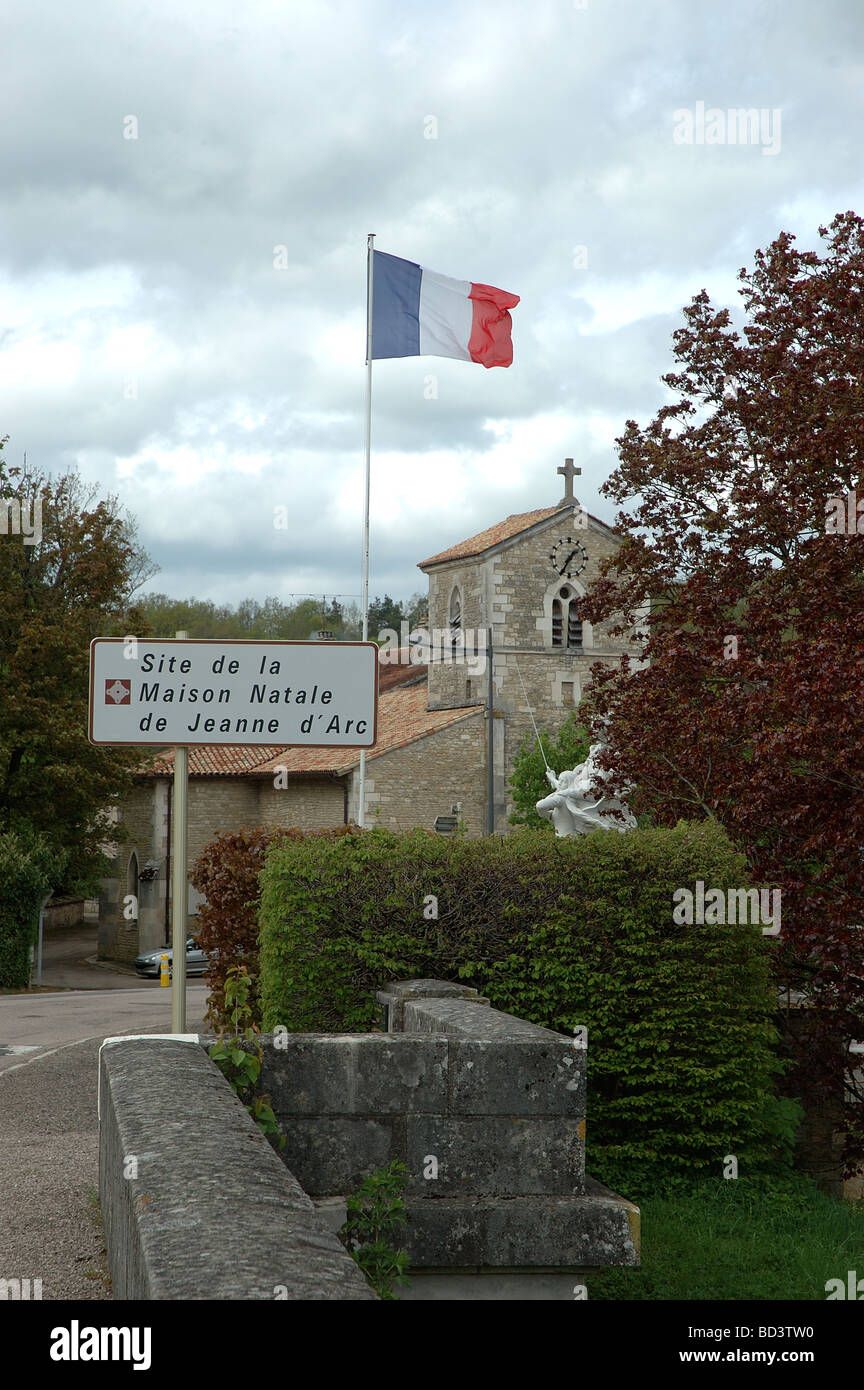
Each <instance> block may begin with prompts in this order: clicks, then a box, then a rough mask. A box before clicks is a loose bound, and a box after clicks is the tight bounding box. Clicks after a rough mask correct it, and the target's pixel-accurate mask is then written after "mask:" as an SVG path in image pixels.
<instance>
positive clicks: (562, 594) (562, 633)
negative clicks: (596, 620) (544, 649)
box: [552, 584, 582, 649]
mask: <svg viewBox="0 0 864 1390" xmlns="http://www.w3.org/2000/svg"><path fill="white" fill-rule="evenodd" d="M552 646H553V647H569V648H571V649H574V648H575V649H578V648H581V646H582V619H581V618H580V617H579V605H578V598H577V594H576V592H575V590H574V589H572V588H571V587H570V585H569V584H563V585H562V586H561V588H560V589H559V590H558V592H557V594H556V595H555V597H554V598H553V600H552Z"/></svg>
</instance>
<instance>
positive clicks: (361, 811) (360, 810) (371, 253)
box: [357, 232, 378, 826]
mask: <svg viewBox="0 0 864 1390" xmlns="http://www.w3.org/2000/svg"><path fill="white" fill-rule="evenodd" d="M374 264H375V233H374V232H370V233H369V235H368V236H367V238H366V479H365V499H364V505H363V572H362V573H363V577H362V582H361V585H360V590H361V598H360V607H361V610H362V613H363V641H364V642H367V641H368V640H369V482H370V475H371V457H372V272H373V267H374ZM375 678H376V680H377V678H378V673H377V671H376V673H375ZM357 801H358V805H357V824H358V825H360V826H364V825H365V824H366V749H365V748H361V749H360V788H359V795H358V798H357Z"/></svg>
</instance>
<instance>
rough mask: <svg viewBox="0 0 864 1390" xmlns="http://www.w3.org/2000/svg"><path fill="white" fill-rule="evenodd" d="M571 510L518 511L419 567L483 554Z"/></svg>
mask: <svg viewBox="0 0 864 1390" xmlns="http://www.w3.org/2000/svg"><path fill="white" fill-rule="evenodd" d="M567 510H569V508H567V507H540V508H539V510H538V511H536V512H518V513H517V514H516V515H515V516H508V517H507V518H506V520H504V521H499V522H498V524H497V525H496V526H490V527H488V528H487V530H485V531H480V532H478V534H477V535H476V536H469V538H468V540H467V541H460V542H459V544H458V545H451V547H450V549H449V550H442V551H441V553H440V555H430V557H429V559H428V560H421V561H420V563H419V565H418V566H417V568H418V569H421V570H423V569H426V567H427V566H428V565H442V564H443V563H444V562H445V560H465V559H467V558H468V557H469V556H470V555H482V554H483V551H484V550H490V549H491V548H492V546H493V545H500V543H501V541H509V540H510V539H511V538H512V537H513V536H518V535H519V532H520V531H528V530H530V528H531V527H532V526H536V525H537V523H538V522H540V521H546V520H547V519H548V518H549V517H550V516H554V515H555V513H556V512H564V511H567ZM588 516H589V518H590V520H591V521H596V522H597V524H598V525H599V526H603V527H605V529H606V530H607V531H608V530H610V529H611V528H610V527H609V526H607V525H606V522H605V521H600V519H599V517H596V516H591V513H590V512H589V513H588Z"/></svg>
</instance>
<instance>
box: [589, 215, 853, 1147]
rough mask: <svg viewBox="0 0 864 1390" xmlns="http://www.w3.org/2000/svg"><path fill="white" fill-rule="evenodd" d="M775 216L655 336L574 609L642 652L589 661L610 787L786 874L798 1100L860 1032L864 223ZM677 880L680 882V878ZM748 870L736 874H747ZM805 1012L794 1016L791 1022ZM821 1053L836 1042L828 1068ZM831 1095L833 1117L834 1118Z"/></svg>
mask: <svg viewBox="0 0 864 1390" xmlns="http://www.w3.org/2000/svg"><path fill="white" fill-rule="evenodd" d="M819 233H820V237H821V238H822V241H823V245H822V253H821V254H820V253H818V252H816V251H801V250H798V249H797V248H796V246H795V238H794V237H792V236H791V235H789V234H788V233H785V232H784V233H781V234H780V235H779V236H778V237H777V239H776V241H774V242H773V243H772V244H771V245H770V246H769V247H768V248H767V250H765V251H759V252H757V253H756V256H755V264H754V266H753V269H752V270H749V271H748V270H746V269H745V270H742V271H741V272H740V275H739V280H740V284H741V290H740V293H741V296H742V299H743V312H742V313H741V314H740V316H738V321H737V322H735V321H733V317H732V315H731V314H730V312H729V310H728V309H725V308H723V309H716V308H714V307H712V305H711V302H710V300H709V298H708V295H707V293H705V292H704V291H703V292H701V293H700V294H698V295H696V296H695V298H694V299H693V301H692V303H691V304H690V306H689V307H688V308H686V309H685V310H684V326H683V327H682V328H680V329H679V330H678V331H677V332H676V333H675V335H674V340H673V341H674V356H675V359H676V364H677V369H676V370H675V371H673V372H670V373H669V374H668V375H666V376H664V377H663V381H664V383H665V385H666V386H667V387H668V389H669V392H670V393H671V396H672V399H671V400H670V401H669V402H668V403H667V404H665V405H664V406H662V408H661V409H660V410H658V412H657V414H656V416H655V418H654V419H653V420H652V421H651V422H650V424H648V425H647V426H644V427H641V426H639V425H638V424H637V423H636V422H635V421H633V420H628V421H627V424H626V428H625V431H624V434H623V435H622V436H621V437H620V438H619V439H618V440H617V441H616V442H617V445H618V451H619V460H620V463H619V467H618V468H617V469H616V470H615V472H614V473H613V474H612V476H611V477H610V479H609V480H608V482H607V483H606V484H605V486H604V488H603V491H604V493H605V494H606V495H607V496H609V497H611V498H613V499H614V500H615V501H616V502H617V503H618V504H619V505H621V506H622V510H621V512H620V513H619V515H618V518H617V523H618V524H617V528H616V529H618V530H619V532H620V533H621V534H622V535H623V543H622V545H621V546H620V549H619V550H618V552H617V554H616V555H615V556H614V557H613V558H612V559H611V560H609V561H607V562H606V563H605V565H604V567H603V571H602V574H601V578H600V579H598V580H597V582H596V583H595V584H594V586H593V587H592V591H591V593H590V594H589V596H588V599H587V601H586V602H585V605H584V615H585V617H586V618H587V619H588V620H589V621H591V622H599V621H601V620H607V621H612V622H613V625H614V626H615V629H616V631H625V630H630V631H634V630H635V631H636V632H637V633H638V634H639V638H640V646H641V650H642V654H643V656H644V657H645V658H647V659H648V662H649V663H650V664H649V665H647V666H646V667H640V668H639V669H636V668H635V666H634V665H630V664H628V662H627V661H626V659H625V660H624V661H623V662H622V664H621V667H620V669H617V668H616V669H613V670H609V669H605V670H604V669H602V668H599V667H595V668H594V677H595V684H594V686H593V688H592V705H593V709H594V712H595V714H596V715H597V716H600V717H605V718H607V719H608V720H609V721H610V722H609V724H608V731H609V752H608V754H607V756H606V758H605V759H604V761H605V763H606V765H607V766H608V767H609V768H610V769H613V770H614V774H615V778H616V783H617V785H618V787H619V789H621V790H624V789H625V787H626V786H627V784H633V785H634V786H635V787H636V788H637V790H636V792H635V795H634V796H633V798H632V801H633V807H634V810H636V811H650V812H651V813H652V815H653V817H654V819H655V822H656V823H657V824H660V825H671V824H674V823H675V822H676V821H677V820H679V819H681V818H685V819H694V818H696V819H701V818H704V817H716V818H717V820H719V821H720V822H722V824H723V825H724V826H725V827H726V829H727V830H728V832H729V833H730V834H731V836H732V837H733V839H734V840H735V841H736V842H737V843H738V844H739V845H740V847H741V848H742V849H743V850H744V851H745V852H746V854H747V856H748V859H749V863H750V867H751V873H752V879H751V882H752V883H753V884H754V885H765V886H768V885H770V886H772V887H779V888H780V889H781V891H782V899H781V901H782V927H781V932H780V935H779V937H777V938H776V939H774V940H772V943H771V947H772V951H773V952H774V961H775V967H776V972H777V982H778V987H779V988H780V990H781V991H782V994H781V999H785V1001H786V1004H787V1006H788V1005H790V1004H797V1005H802V1004H803V1005H804V1008H803V1009H801V1008H798V1009H797V1010H793V1009H789V1008H787V1012H786V1013H785V1015H781V1017H784V1018H785V1024H786V1028H787V1044H788V1047H789V1050H790V1052H791V1054H792V1057H793V1063H794V1065H793V1067H792V1069H791V1070H790V1072H789V1073H788V1075H787V1076H786V1078H785V1082H784V1084H785V1086H786V1088H787V1089H788V1090H790V1091H791V1093H793V1094H797V1095H800V1096H806V1094H807V1093H808V1092H810V1093H813V1094H819V1095H821V1096H822V1097H823V1098H824V1097H825V1096H829V1097H830V1096H833V1097H834V1099H835V1101H836V1103H837V1105H838V1106H839V1105H841V1104H843V1099H844V1098H843V1085H842V1080H841V1074H842V1072H843V1069H844V1067H845V1081H846V1083H847V1085H848V1086H849V1087H851V1094H849V1093H847V1095H846V1101H845V1103H846V1113H845V1117H844V1118H845V1124H846V1127H847V1133H848V1142H847V1154H846V1157H847V1163H848V1164H849V1165H851V1164H852V1162H853V1161H855V1159H856V1158H860V1156H861V1154H862V1153H864V1124H862V1121H861V1115H862V1104H861V1101H862V1095H861V1087H860V1082H859V1083H858V1085H857V1087H856V1078H855V1076H854V1064H855V1063H856V1062H858V1063H860V1061H861V1058H860V1057H856V1056H855V1054H850V1053H849V1050H848V1049H849V1043H850V1042H851V1041H852V1040H855V1039H864V940H862V938H864V464H862V460H864V221H862V219H861V218H860V217H858V216H857V215H855V214H854V213H852V212H846V213H842V214H839V215H838V216H836V217H835V218H834V220H833V222H832V223H831V225H830V227H827V228H826V227H821V228H820V229H819ZM682 886H686V885H682ZM742 886H743V885H742ZM802 1022H804V1023H805V1025H806V1026H804V1027H802V1026H801V1025H802ZM838 1058H839V1059H842V1060H841V1061H840V1064H839V1065H838ZM838 1113H839V1112H838Z"/></svg>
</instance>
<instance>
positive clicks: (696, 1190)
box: [586, 1174, 864, 1302]
mask: <svg viewBox="0 0 864 1390" xmlns="http://www.w3.org/2000/svg"><path fill="white" fill-rule="evenodd" d="M606 1181H608V1179H606ZM626 1182H627V1179H626V1176H625V1175H623V1174H622V1175H616V1179H615V1185H616V1190H617V1191H618V1192H620V1193H621V1194H622V1195H624V1196H627V1197H629V1198H631V1200H633V1201H635V1202H636V1203H637V1204H638V1206H639V1207H640V1208H641V1211H642V1265H641V1268H639V1269H609V1270H604V1271H603V1272H601V1273H599V1274H593V1275H588V1276H587V1279H586V1283H587V1285H588V1297H589V1298H590V1299H593V1300H601V1301H609V1300H621V1301H625V1302H628V1301H638V1300H643V1299H648V1300H674V1299H685V1300H691V1299H695V1300H712V1301H714V1300H719V1299H733V1300H736V1301H756V1302H759V1301H763V1300H765V1299H793V1300H796V1301H801V1300H804V1301H812V1300H817V1301H824V1300H825V1297H826V1293H825V1285H826V1282H827V1281H828V1280H829V1279H842V1280H843V1281H844V1283H845V1280H846V1273H847V1270H850V1269H855V1270H860V1271H861V1272H862V1273H864V1201H859V1202H854V1203H853V1202H846V1201H838V1200H836V1199H835V1198H833V1197H828V1196H827V1195H826V1194H825V1193H824V1192H820V1191H819V1189H818V1188H817V1187H816V1185H815V1183H814V1182H812V1181H811V1180H810V1179H809V1178H806V1177H803V1176H800V1175H797V1174H790V1175H788V1176H783V1177H772V1178H764V1177H749V1178H748V1177H740V1178H737V1179H729V1180H724V1179H722V1178H711V1179H702V1180H701V1181H695V1182H691V1183H689V1184H688V1183H685V1182H681V1183H679V1184H676V1185H675V1186H671V1185H670V1186H669V1187H667V1189H666V1190H665V1191H663V1190H658V1189H657V1188H656V1187H655V1188H654V1189H653V1190H645V1191H644V1192H643V1195H642V1197H641V1199H640V1197H639V1196H634V1193H633V1190H630V1189H628V1187H627V1185H626ZM636 1190H638V1186H637V1189H636Z"/></svg>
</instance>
